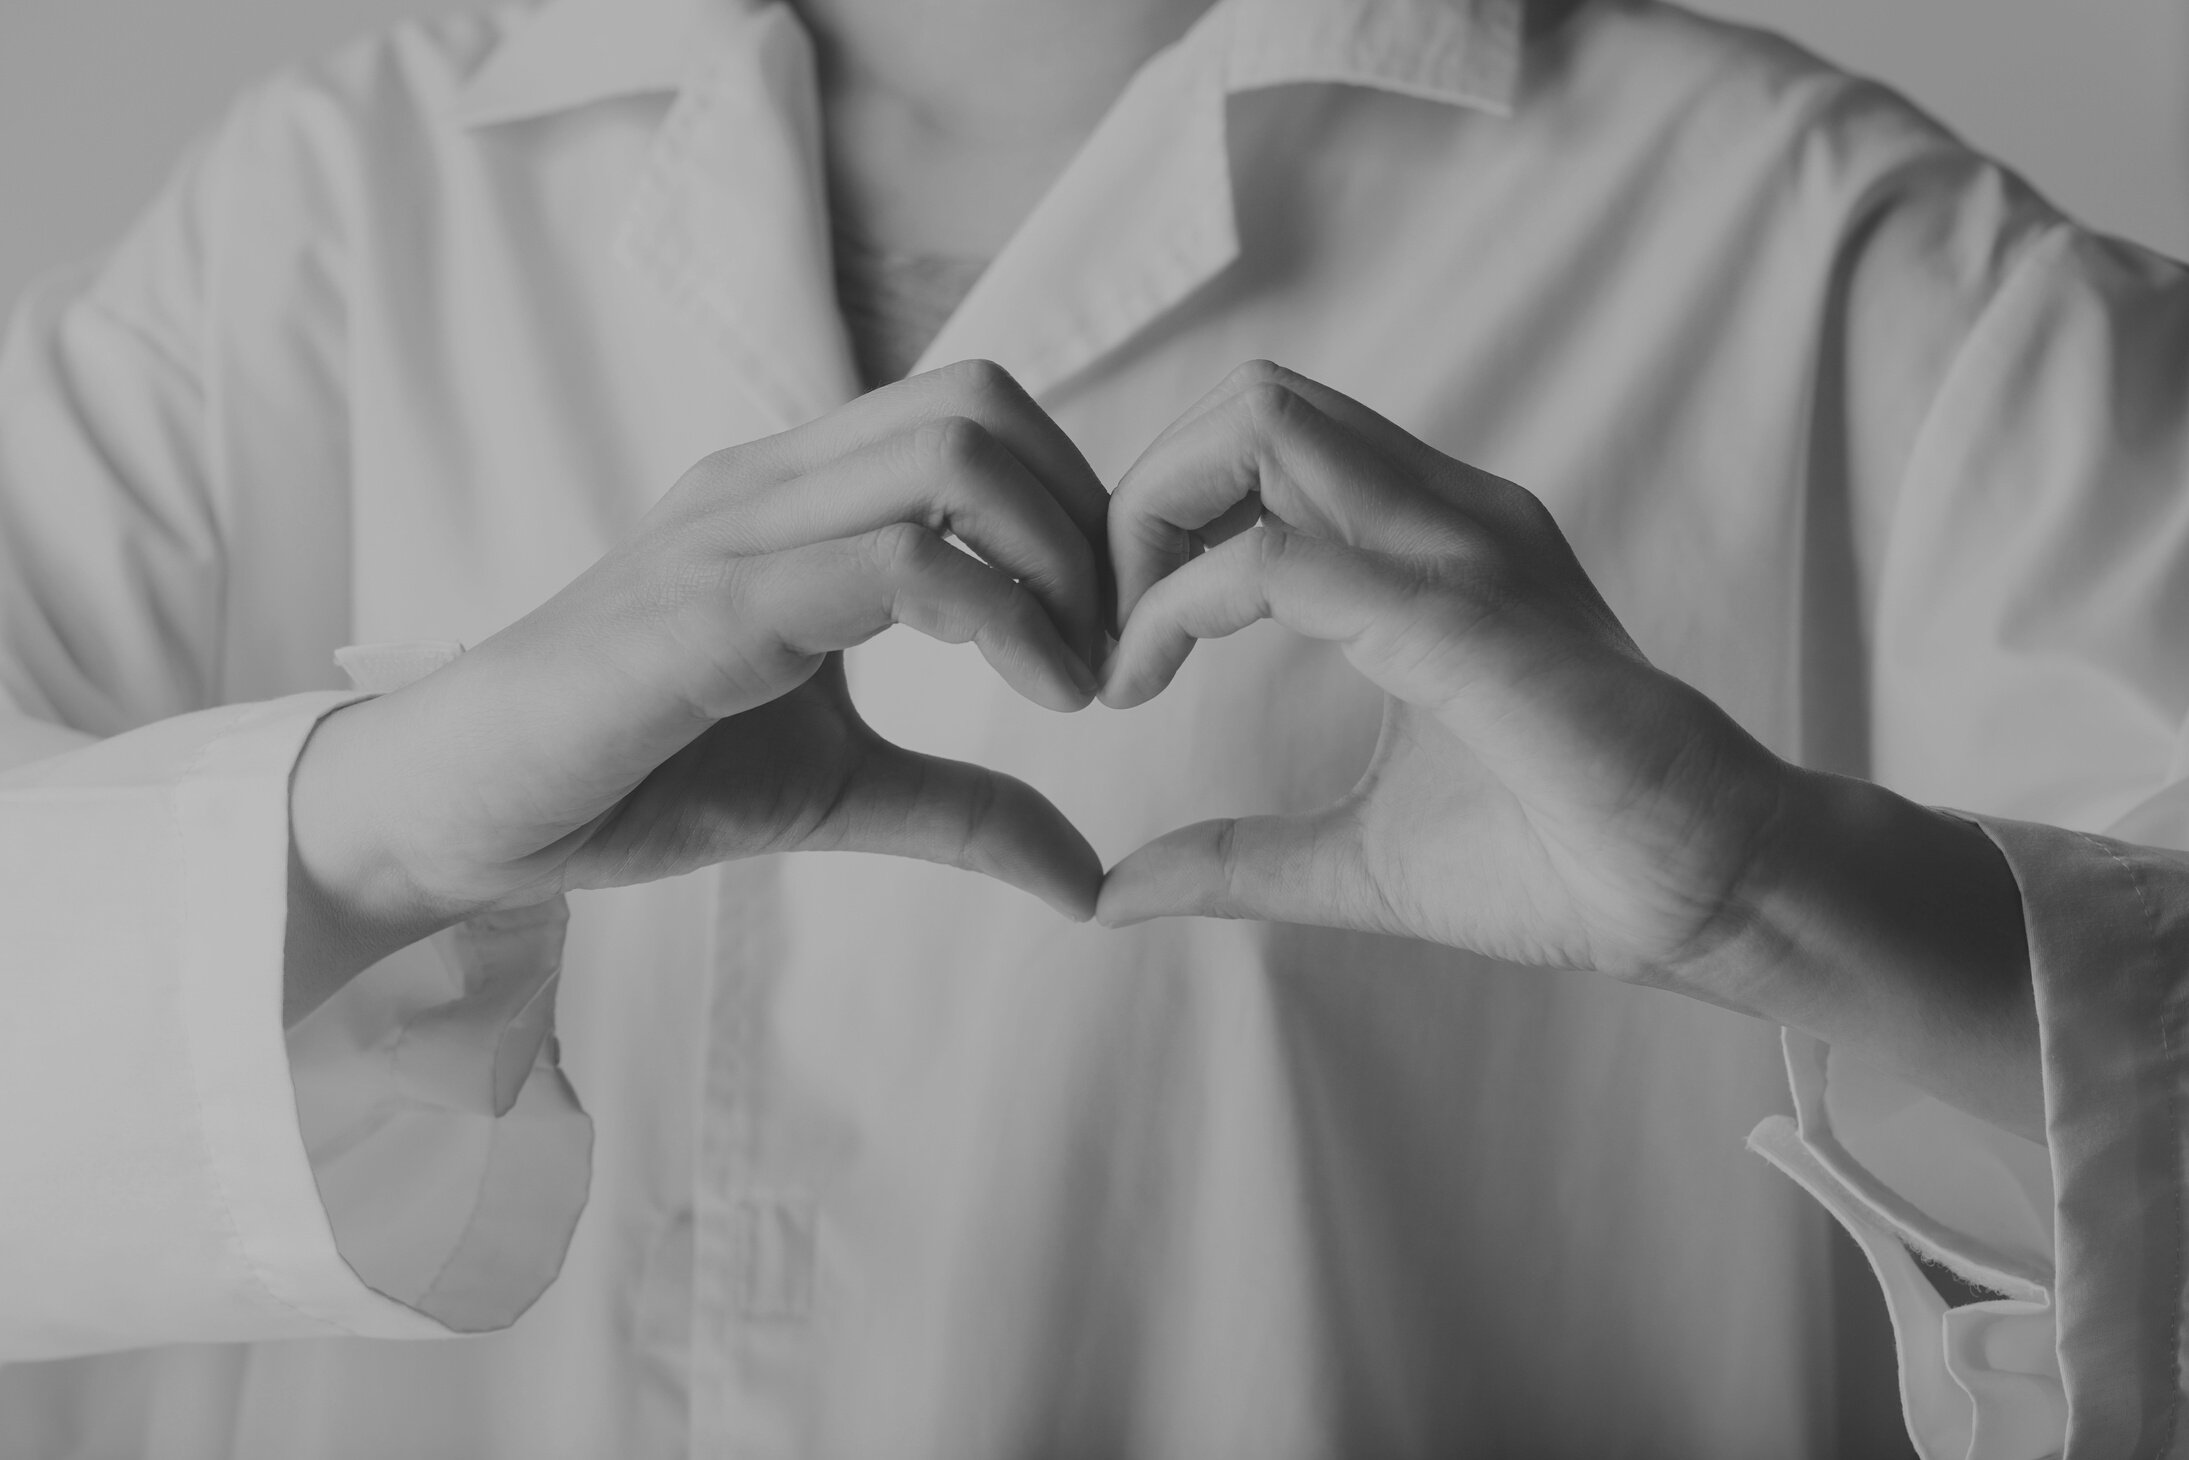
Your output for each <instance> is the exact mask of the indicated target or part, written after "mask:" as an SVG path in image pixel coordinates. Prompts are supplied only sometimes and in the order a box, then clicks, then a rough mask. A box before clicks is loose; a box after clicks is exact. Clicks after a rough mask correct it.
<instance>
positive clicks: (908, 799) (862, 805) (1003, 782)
mask: <svg viewBox="0 0 2189 1460" xmlns="http://www.w3.org/2000/svg"><path fill="white" fill-rule="evenodd" d="M830 819H831V820H833V821H836V822H837V826H836V827H835V829H834V830H835V835H833V836H831V837H829V838H828V841H829V844H830V845H832V846H834V847H836V848H838V849H839V850H842V851H847V852H880V853H882V854H884V855H887V856H894V857H913V858H917V859H918V860H920V861H924V862H940V863H942V864H943V865H945V866H950V867H962V868H964V869H966V870H967V871H970V872H979V873H981V874H983V875H984V876H988V877H993V878H996V879H997V880H998V881H1001V882H1007V883H1009V884H1010V885H1011V886H1013V887H1016V888H1018V889H1020V890H1021V891H1023V892H1030V893H1032V894H1033V895H1034V896H1036V897H1038V898H1040V899H1041V900H1042V901H1043V902H1046V903H1048V904H1049V905H1050V906H1051V907H1053V908H1055V909H1056V910H1057V911H1058V912H1060V913H1062V914H1063V915H1064V916H1066V917H1068V918H1071V919H1072V920H1073V921H1075V922H1085V921H1086V920H1087V919H1088V918H1090V917H1092V916H1093V915H1094V911H1095V895H1096V892H1097V891H1098V890H1099V889H1100V887H1101V885H1102V859H1101V858H1100V857H1098V856H1096V855H1095V850H1094V848H1093V847H1092V846H1090V845H1089V844H1088V842H1087V838H1086V837H1084V836H1082V835H1080V832H1079V828H1078V827H1075V826H1073V825H1072V823H1071V822H1070V821H1069V820H1067V819H1066V818H1065V815H1064V813H1063V812H1061V811H1059V810H1058V809H1057V808H1056V806H1055V805H1054V803H1052V802H1051V801H1050V800H1049V798H1048V797H1046V796H1044V795H1042V794H1041V793H1040V792H1039V791H1037V790H1035V789H1034V788H1033V787H1032V786H1029V785H1027V784H1026V783H1025V782H1024V781H1021V780H1019V779H1017V778H1016V777H1013V776H1007V775H1004V774H1002V773H1001V772H999V771H992V770H989V769H988V768H987V767H985V766H977V765H969V764H967V763H966V762H964V761H958V760H945V759H943V758H942V757H940V756H933V755H922V754H919V753H918V752H915V751H910V750H906V749H905V748H904V747H902V746H899V745H892V744H891V743H890V742H888V741H886V740H883V739H881V738H880V737H879V736H875V737H873V738H872V739H870V740H869V741H868V742H867V745H866V748H865V750H864V753H863V754H862V755H861V756H860V759H859V763H858V765H857V766H856V767H854V768H853V770H852V772H851V774H850V776H849V777H848V778H847V779H846V782H845V785H844V794H843V797H842V799H841V800H840V801H839V802H838V803H837V805H836V807H835V809H834V810H833V812H832V813H831V818H830ZM809 845H811V843H809Z"/></svg>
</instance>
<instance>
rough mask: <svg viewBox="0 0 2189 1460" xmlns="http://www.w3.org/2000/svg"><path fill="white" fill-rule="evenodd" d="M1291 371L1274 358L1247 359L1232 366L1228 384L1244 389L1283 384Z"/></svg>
mask: <svg viewBox="0 0 2189 1460" xmlns="http://www.w3.org/2000/svg"><path fill="white" fill-rule="evenodd" d="M1290 375H1291V372H1290V371H1288V370H1286V369H1285V368H1284V366H1282V365H1279V364H1278V363H1277V362H1276V361H1274V360H1248V361H1246V362H1245V363H1243V364H1240V365H1235V366H1233V367H1232V371H1231V377H1230V379H1229V381H1228V382H1227V383H1228V384H1230V385H1232V386H1234V387H1236V388H1238V389H1240V390H1245V389H1248V388H1249V387H1252V386H1255V385H1283V384H1284V383H1285V381H1286V380H1287V379H1288V378H1289V377H1290Z"/></svg>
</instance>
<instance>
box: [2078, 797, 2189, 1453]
mask: <svg viewBox="0 0 2189 1460" xmlns="http://www.w3.org/2000/svg"><path fill="white" fill-rule="evenodd" d="M2081 835H2082V838H2083V840H2084V841H2086V842H2088V843H2089V844H2090V845H2091V846H2093V847H2095V848H2097V849H2098V850H2099V851H2101V852H2103V853H2105V855H2106V856H2107V857H2108V858H2109V859H2110V860H2111V861H2112V863H2113V865H2114V866H2116V867H2118V868H2120V869H2121V871H2122V872H2123V873H2124V874H2125V875H2126V876H2127V878H2128V885H2129V886H2130V887H2131V888H2132V889H2134V891H2135V894H2136V904H2137V906H2139V907H2141V908H2142V909H2143V919H2144V923H2145V925H2146V926H2147V927H2148V928H2149V929H2150V930H2151V942H2152V945H2153V947H2154V948H2155V947H2156V946H2157V945H2158V942H2159V915H2158V909H2157V908H2156V907H2155V906H2154V905H2153V904H2152V901H2151V895H2150V892H2149V890H2148V889H2147V888H2146V887H2145V886H2144V882H2143V877H2142V875H2141V874H2140V873H2138V872H2137V871H2136V868H2135V865H2134V864H2133V863H2131V862H2130V861H2129V860H2128V859H2127V858H2126V857H2123V856H2122V855H2121V854H2120V850H2119V849H2118V848H2117V847H2114V846H2112V845H2110V844H2108V843H2106V842H2104V841H2102V840H2100V839H2099V838H2097V837H2094V836H2091V835H2089V834H2088V833H2082V834H2081ZM2172 1012H2173V1011H2172V1010H2171V1009H2170V1008H2167V1007H2166V1006H2165V1005H2164V1004H2163V1003H2162V1004H2161V1007H2160V1009H2159V1017H2158V1026H2159V1050H2160V1052H2161V1053H2162V1054H2163V1055H2164V1056H2165V1063H2166V1068H2167V1069H2168V1070H2172V1069H2174V1067H2175V1061H2174V1036H2173V1031H2172V1029H2171V1028H2170V1027H2169V1026H2170V1025H2171V1023H2172ZM2168 1083H2169V1088H2168V1090H2167V1099H2166V1111H2167V1116H2168V1124H2169V1126H2170V1127H2171V1131H2172V1135H2173V1152H2172V1154H2173V1158H2174V1161H2175V1164H2176V1167H2177V1170H2176V1172H2175V1180H2174V1186H2173V1192H2174V1199H2173V1206H2174V1219H2173V1230H2174V1271H2173V1284H2172V1287H2171V1288H2169V1289H2168V1291H2170V1292H2171V1293H2173V1295H2174V1322H2173V1334H2172V1339H2171V1341H2172V1346H2173V1378H2174V1388H2173V1393H2172V1394H2171V1395H2169V1396H2168V1403H2167V1406H2166V1423H2165V1426H2164V1428H2162V1429H2161V1430H2160V1432H2159V1438H2158V1444H2157V1446H2156V1447H2155V1448H2154V1449H2153V1451H2152V1453H2153V1454H2163V1453H2165V1452H2166V1451H2167V1450H2169V1449H2171V1448H2172V1447H2173V1443H2174V1432H2175V1430H2176V1429H2177V1428H2178V1427H2179V1425H2180V1422H2181V1393H2182V1352H2181V1328H2182V1313H2181V1298H2182V1262H2183V1254H2182V1246H2183V1241H2184V1233H2183V1231H2182V1202H2181V1185H2182V1179H2183V1174H2184V1173H2182V1172H2181V1171H2180V1170H2179V1169H2178V1167H2179V1165H2180V1162H2181V1151H2182V1110H2181V1106H2182V1095H2181V1082H2180V1081H2179V1080H2172V1081H2169V1082H2168Z"/></svg>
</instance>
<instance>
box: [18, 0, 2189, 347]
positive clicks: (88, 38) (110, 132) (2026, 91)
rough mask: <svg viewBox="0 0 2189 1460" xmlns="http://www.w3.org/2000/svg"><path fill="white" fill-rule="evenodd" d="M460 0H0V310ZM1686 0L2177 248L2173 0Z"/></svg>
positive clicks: (2181, 149) (2181, 191) (2183, 98)
mask: <svg viewBox="0 0 2189 1460" xmlns="http://www.w3.org/2000/svg"><path fill="white" fill-rule="evenodd" d="M460 3H475V0H0V307H4V305H5V303H6V302H7V301H10V300H12V299H13V298H14V297H15V295H16V293H17V291H18V290H19V289H20V288H21V286H22V285H23V283H24V282H25V281H26V280H27V279H28V278H29V277H30V276H31V275H32V274H33V273H35V272H37V271H38V270H40V269H43V268H46V267H49V266H51V265H54V264H57V263H62V262H65V261H67V260H70V259H73V258H78V257H81V256H84V255H86V254H89V253H93V252H95V251H97V250H98V249H100V248H101V247H103V246H104V245H105V243H106V242H107V241H108V240H109V239H111V238H112V237H113V236H114V235H115V233H116V232H117V231H118V230H119V229H120V228H122V227H123V226H124V225H125V224H126V223H127V221H128V219H129V218H130V216H131V215H132V213H133V212H134V211H135V209H136V208H137V207H138V206H139V205H140V204H141V203H142V202H143V200H144V199H145V198H146V197H148V196H149V195H150V193H151V192H152V190H153V189H154V188H155V187H156V186H157V185H158V183H159V180H160V178H161V177H162V176H163V175H164V174H165V172H166V170H167V168H168V166H169V165H170V164H171V163H172V161H173V160H174V158H175V156H176V154H177V152H178V151H179V150H180V149H181V147H182V145H183V143H184V141H185V140H186V139H187V138H188V137H190V136H191V135H193V134H194V133H196V132H197V131H199V130H200V129H201V128H203V127H204V126H206V125H207V124H208V123H209V122H210V121H211V119H212V118H214V117H215V116H216V115H217V114H218V113H219V110H220V107H221V105H222V102H223V100H224V98H225V97H226V96H227V95H228V94H229V93H231V92H232V91H234V90H235V88H237V87H238V86H241V85H243V84H244V83H246V82H248V81H249V80H251V79H252V78H253V77H255V76H257V75H259V74H261V73H263V72H265V71H266V70H268V69H269V68H271V67H273V66H276V65H278V64H279V63H280V62H281V61H283V60H284V59H286V58H288V57H292V56H296V55H301V54H308V53H311V52H313V51H317V50H320V49H323V48H325V47H327V46H329V45H332V44H335V43H337V42H339V41H341V40H342V39H344V38H345V37H347V36H350V35H354V34H356V33H358V32H360V31H364V30H369V29H372V28H374V27H376V26H379V25H382V24H385V23H386V22H387V21H389V20H391V19H394V18H396V17H398V16H402V15H406V14H416V13H421V12H425V11H431V10H435V9H451V8H455V7H456V6H457V5H458V4H460ZM898 3H903V4H910V3H916V0H898ZM1093 3H1098V4H1099V3H1102V0H1093ZM1691 3H1694V4H1696V5H1697V6H1698V7H1699V8H1702V9H1707V10H1712V11H1715V12H1718V13H1720V14H1724V15H1729V16H1733V17H1735V18H1737V19H1742V20H1747V21H1752V22H1754V23H1757V24H1761V25H1768V26H1772V27H1774V28H1776V29H1780V30H1783V31H1786V32H1788V33H1790V34H1793V35H1795V36H1797V37H1798V38H1800V39H1802V40H1804V41H1805V42H1807V43H1808V44H1809V45H1810V46H1811V47H1813V48H1814V49H1816V50H1818V51H1821V52H1823V53H1824V54H1825V55H1828V56H1831V57H1832V58H1834V59H1836V60H1838V61H1840V62H1842V63H1843V64H1845V65H1847V66H1850V67H1852V68H1853V69H1855V70H1858V71H1863V72H1866V73H1869V74H1871V75H1875V76H1879V77H1882V78H1884V79H1885V80H1887V81H1890V82H1892V83H1893V84H1894V85H1895V86H1897V87H1899V88H1900V89H1901V90H1902V91H1904V92H1906V93H1907V94H1909V95H1911V96H1913V97H1915V98H1916V99H1917V100H1918V101H1920V102H1922V103H1923V104H1924V105H1925V106H1926V107H1928V108H1929V109H1930V110H1932V111H1933V112H1935V113H1936V114H1938V115H1940V116H1942V117H1944V118H1945V119H1946V120H1947V121H1948V122H1950V123H1952V124H1953V125H1954V126H1955V127H1957V128H1958V129H1960V130H1961V132H1962V133H1963V135H1965V136H1967V137H1969V138H1970V139H1971V140H1972V141H1974V142H1976V143H1977V144H1978V145H1979V146H1981V147H1984V148H1986V149H1987V150H1989V151H1991V152H1993V153H1995V154H1997V155H1999V156H2002V157H2004V158H2006V159H2007V160H2008V161H2010V162H2012V163H2014V164H2015V165H2016V166H2017V167H2019V168H2021V169H2022V170H2023V171H2024V172H2025V173H2027V174H2028V175H2029V176H2030V177H2031V178H2032V179H2034V180H2035V181H2036V182H2037V184H2038V185H2039V186H2040V187H2041V188H2043V189H2044V190H2045V191H2046V192H2047V193H2049V194H2050V195H2051V196H2052V197H2053V198H2055V199H2056V200H2057V201H2059V202H2060V203H2062V204H2063V205H2064V206H2066V207H2067V208H2068V209H2069V210H2070V211H2072V212H2075V213H2077V214H2080V215H2081V216H2082V217H2084V218H2086V219H2087V220H2089V221H2091V222H2092V223H2094V224H2096V225H2097V226H2099V227H2102V228H2104V229H2106V230H2108V231H2111V232H2118V233H2124V234H2127V235H2128V236H2130V237H2133V238H2137V239H2140V240H2142V241H2143V242H2146V243H2149V244H2151V245H2153V246H2154V247H2158V248H2161V249H2164V250H2165V251H2167V252H2169V253H2172V254H2175V255H2178V256H2182V257H2189V0H1691Z"/></svg>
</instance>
